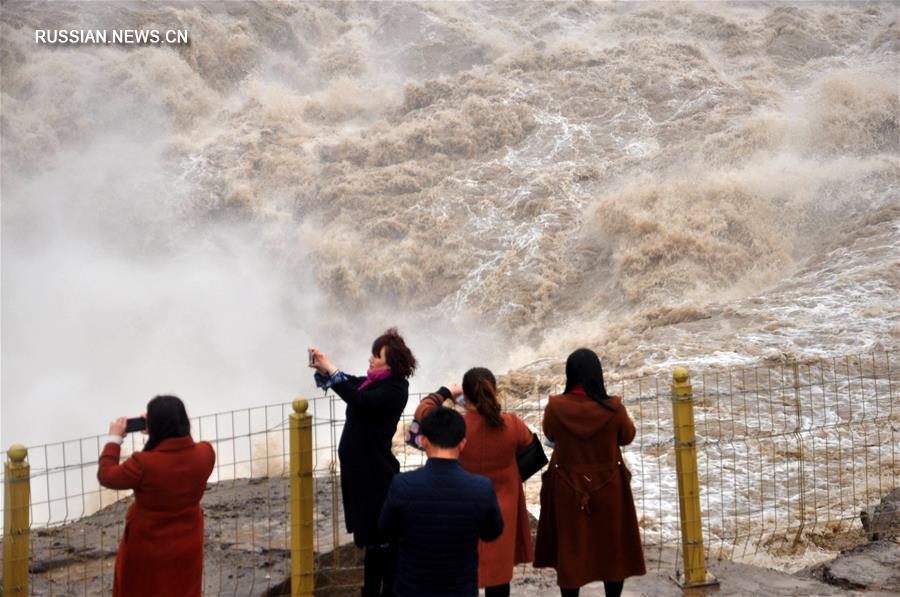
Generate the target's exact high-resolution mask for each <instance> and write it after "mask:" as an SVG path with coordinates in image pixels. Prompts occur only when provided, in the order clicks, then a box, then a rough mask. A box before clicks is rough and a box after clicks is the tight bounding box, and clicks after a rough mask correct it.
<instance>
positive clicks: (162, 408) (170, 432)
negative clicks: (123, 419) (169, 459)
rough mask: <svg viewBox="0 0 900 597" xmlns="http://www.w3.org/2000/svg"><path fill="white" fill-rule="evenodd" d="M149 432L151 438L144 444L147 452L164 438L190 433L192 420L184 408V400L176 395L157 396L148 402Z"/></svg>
mask: <svg viewBox="0 0 900 597" xmlns="http://www.w3.org/2000/svg"><path fill="white" fill-rule="evenodd" d="M147 432H148V433H149V434H150V438H149V439H148V440H147V443H146V444H144V451H145V452H148V451H150V450H152V449H153V448H155V447H156V446H158V445H159V443H160V442H161V441H163V440H164V439H169V438H172V437H184V436H186V435H190V434H191V420H190V419H188V416H187V411H186V410H185V409H184V402H182V401H181V399H180V398H178V397H176V396H157V397H156V398H154V399H153V400H151V401H150V402H148V403H147Z"/></svg>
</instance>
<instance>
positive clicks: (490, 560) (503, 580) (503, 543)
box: [416, 367, 534, 597]
mask: <svg viewBox="0 0 900 597" xmlns="http://www.w3.org/2000/svg"><path fill="white" fill-rule="evenodd" d="M463 396H465V398H463V400H462V404H463V405H464V406H465V408H466V414H465V421H466V449H465V450H463V451H462V452H461V453H460V455H459V461H460V464H461V465H462V466H463V468H464V469H466V470H467V471H469V472H470V473H474V474H476V475H484V476H485V477H487V478H488V479H490V480H491V481H492V482H493V484H494V491H495V492H496V494H497V501H498V502H499V503H500V512H501V513H502V514H503V533H502V534H501V535H500V537H498V538H497V539H495V540H494V541H491V542H489V543H486V542H484V541H479V542H478V586H479V587H484V588H485V597H505V596H508V595H509V582H510V581H511V580H512V574H513V566H514V565H516V564H521V563H523V562H530V561H531V560H532V559H534V551H533V549H532V547H531V530H530V529H529V526H528V511H527V510H525V492H524V490H523V489H522V479H521V477H519V467H518V466H517V464H516V454H517V453H518V452H521V451H522V450H524V449H525V448H527V447H528V445H529V444H530V443H531V438H532V433H531V430H530V429H528V427H527V426H526V425H525V423H523V422H522V420H521V419H519V417H517V416H516V415H515V414H513V413H508V412H507V413H504V412H500V404H499V402H497V381H496V379H494V374H493V373H491V372H490V371H489V370H488V369H485V368H483V367H476V368H475V369H470V370H469V371H467V372H466V374H465V376H463V385H462V388H460V387H459V386H456V385H451V386H450V388H449V389H448V388H441V389H440V390H438V391H437V392H435V393H433V394H429V395H428V396H426V397H425V398H423V399H422V403H421V404H419V407H418V408H417V409H416V419H417V420H419V421H421V420H422V419H424V418H425V415H426V414H428V412H429V411H430V410H431V409H433V408H435V407H437V406H440V405H441V404H442V403H443V402H444V400H448V399H450V398H454V399H458V398H462V397H463Z"/></svg>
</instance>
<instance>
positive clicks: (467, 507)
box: [380, 408, 503, 597]
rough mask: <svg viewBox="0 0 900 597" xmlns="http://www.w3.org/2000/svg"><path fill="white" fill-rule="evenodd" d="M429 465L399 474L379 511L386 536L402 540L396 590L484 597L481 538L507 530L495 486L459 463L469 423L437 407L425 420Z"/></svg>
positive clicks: (403, 594)
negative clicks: (480, 596) (480, 595)
mask: <svg viewBox="0 0 900 597" xmlns="http://www.w3.org/2000/svg"><path fill="white" fill-rule="evenodd" d="M421 431H422V435H423V436H424V438H425V439H424V445H425V453H426V454H428V462H427V463H426V464H425V466H424V467H423V468H420V469H418V470H415V471H412V472H409V473H403V474H401V475H397V476H395V477H394V479H393V481H392V482H391V488H390V491H389V492H388V497H387V501H385V503H384V508H383V509H382V510H381V520H380V526H381V530H382V532H383V533H385V535H387V536H389V537H396V538H397V539H399V543H400V556H399V561H398V563H397V576H396V577H395V580H394V595H397V596H398V597H431V596H435V597H437V596H441V597H448V596H453V597H469V596H472V595H478V540H479V539H483V540H484V541H493V540H494V539H496V538H497V537H499V536H500V533H502V532H503V516H502V515H501V514H500V506H499V505H498V504H497V496H496V494H495V493H494V485H493V484H492V483H491V481H490V479H488V478H487V477H482V476H481V475H473V474H471V473H467V472H466V471H465V470H463V468H462V466H460V464H459V453H460V452H461V451H462V449H463V448H464V447H465V445H466V422H465V421H464V420H463V418H462V416H461V415H460V414H459V413H458V412H456V411H455V410H452V409H449V408H436V409H434V410H433V411H431V412H430V413H428V416H427V417H425V419H424V420H423V421H422V423H421Z"/></svg>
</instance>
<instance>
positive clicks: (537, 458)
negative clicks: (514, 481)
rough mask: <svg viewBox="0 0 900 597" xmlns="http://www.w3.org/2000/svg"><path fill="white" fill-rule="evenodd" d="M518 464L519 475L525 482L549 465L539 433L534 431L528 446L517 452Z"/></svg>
mask: <svg viewBox="0 0 900 597" xmlns="http://www.w3.org/2000/svg"><path fill="white" fill-rule="evenodd" d="M516 464H518V465H519V476H520V477H522V482H523V483H524V482H525V481H527V480H528V479H529V478H530V477H531V476H532V475H534V474H535V473H536V472H538V471H539V470H541V469H542V468H544V467H545V466H546V465H547V455H546V454H544V447H543V446H542V445H541V440H540V439H538V436H537V433H532V434H531V443H530V444H528V447H527V448H525V449H524V450H522V451H521V452H519V453H518V454H516Z"/></svg>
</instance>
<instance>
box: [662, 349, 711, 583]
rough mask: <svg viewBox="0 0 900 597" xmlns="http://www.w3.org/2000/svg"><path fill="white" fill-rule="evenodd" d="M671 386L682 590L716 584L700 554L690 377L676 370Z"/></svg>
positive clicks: (683, 370)
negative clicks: (681, 556)
mask: <svg viewBox="0 0 900 597" xmlns="http://www.w3.org/2000/svg"><path fill="white" fill-rule="evenodd" d="M673 379H674V381H673V383H672V423H673V426H674V428H675V429H674V431H675V470H676V473H677V476H678V511H679V513H680V515H681V550H682V554H683V557H684V572H683V573H682V572H680V571H676V573H675V582H676V583H678V585H679V586H681V587H682V588H688V587H699V586H706V585H715V584H718V582H719V581H718V580H716V578H715V577H714V576H713V575H712V574H709V573H708V572H707V571H706V559H705V555H704V553H703V518H702V513H701V512H700V479H699V475H698V474H697V446H696V438H697V436H696V433H695V430H694V393H693V388H692V387H691V382H690V375H689V373H688V370H687V369H686V368H684V367H676V368H675V372H674V375H673Z"/></svg>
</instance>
